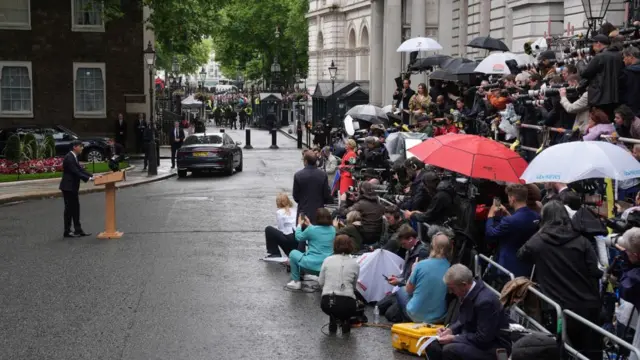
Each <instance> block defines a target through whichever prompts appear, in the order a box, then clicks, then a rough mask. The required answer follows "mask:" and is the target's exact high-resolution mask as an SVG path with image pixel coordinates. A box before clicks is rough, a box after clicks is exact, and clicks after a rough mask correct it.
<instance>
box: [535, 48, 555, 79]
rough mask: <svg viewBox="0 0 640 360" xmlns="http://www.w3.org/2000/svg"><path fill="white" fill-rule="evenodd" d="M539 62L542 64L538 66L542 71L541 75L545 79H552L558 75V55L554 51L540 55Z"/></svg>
mask: <svg viewBox="0 0 640 360" xmlns="http://www.w3.org/2000/svg"><path fill="white" fill-rule="evenodd" d="M538 60H540V63H539V64H538V68H539V69H540V75H541V76H542V77H543V78H547V79H550V78H552V77H554V76H555V75H556V74H557V69H556V64H555V61H556V53H555V52H553V50H547V51H543V52H542V53H540V55H538Z"/></svg>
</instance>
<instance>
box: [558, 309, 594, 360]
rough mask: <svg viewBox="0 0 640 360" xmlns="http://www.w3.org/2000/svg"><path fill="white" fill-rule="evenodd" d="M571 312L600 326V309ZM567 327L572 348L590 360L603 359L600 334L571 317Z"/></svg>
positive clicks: (568, 318) (574, 310)
mask: <svg viewBox="0 0 640 360" xmlns="http://www.w3.org/2000/svg"><path fill="white" fill-rule="evenodd" d="M570 310H571V311H573V312H575V313H576V314H578V315H579V316H582V317H583V318H585V319H587V320H589V321H591V322H592V323H594V324H600V308H593V309H570ZM565 326H566V327H567V338H568V339H567V341H568V342H569V345H571V347H572V348H574V349H576V350H578V352H580V353H581V354H583V355H584V356H586V357H588V358H589V359H590V360H600V359H602V348H603V346H602V336H600V334H598V333H597V332H595V331H593V330H591V329H589V328H588V327H587V326H586V325H584V324H582V323H580V322H578V321H576V320H574V319H573V318H571V317H567V323H566V324H565Z"/></svg>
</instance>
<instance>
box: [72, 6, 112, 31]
mask: <svg viewBox="0 0 640 360" xmlns="http://www.w3.org/2000/svg"><path fill="white" fill-rule="evenodd" d="M75 3H76V1H75V0H71V31H74V32H104V31H105V29H104V4H103V8H102V24H100V25H79V24H76V10H75ZM100 4H102V3H100Z"/></svg>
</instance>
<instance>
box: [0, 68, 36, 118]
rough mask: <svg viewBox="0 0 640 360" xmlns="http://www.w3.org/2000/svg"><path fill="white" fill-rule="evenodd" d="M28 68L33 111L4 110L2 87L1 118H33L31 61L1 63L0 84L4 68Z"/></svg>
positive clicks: (0, 91) (0, 92)
mask: <svg viewBox="0 0 640 360" xmlns="http://www.w3.org/2000/svg"><path fill="white" fill-rule="evenodd" d="M5 66H6V67H26V68H27V71H28V72H29V81H30V82H31V85H30V96H31V110H29V111H5V110H2V103H1V102H2V100H1V99H2V87H1V86H0V118H33V71H31V61H0V82H1V81H2V68H4V67H5Z"/></svg>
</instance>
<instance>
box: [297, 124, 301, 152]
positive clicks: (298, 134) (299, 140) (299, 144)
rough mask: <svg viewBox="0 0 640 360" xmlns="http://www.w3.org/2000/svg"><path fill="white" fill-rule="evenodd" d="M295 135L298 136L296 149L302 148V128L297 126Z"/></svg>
mask: <svg viewBox="0 0 640 360" xmlns="http://www.w3.org/2000/svg"><path fill="white" fill-rule="evenodd" d="M296 135H297V136H298V149H302V129H301V128H298V131H297V132H296Z"/></svg>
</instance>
